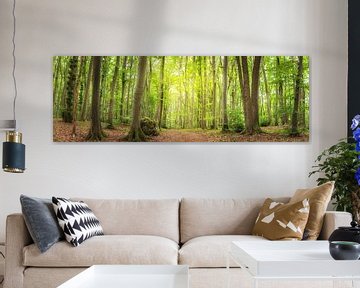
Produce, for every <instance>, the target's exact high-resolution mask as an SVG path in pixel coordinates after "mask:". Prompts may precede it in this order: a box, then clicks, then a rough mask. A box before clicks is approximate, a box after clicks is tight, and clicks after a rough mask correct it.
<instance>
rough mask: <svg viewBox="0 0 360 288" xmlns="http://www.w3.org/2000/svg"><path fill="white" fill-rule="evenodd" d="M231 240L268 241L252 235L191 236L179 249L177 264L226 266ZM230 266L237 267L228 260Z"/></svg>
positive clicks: (196, 266)
mask: <svg viewBox="0 0 360 288" xmlns="http://www.w3.org/2000/svg"><path fill="white" fill-rule="evenodd" d="M232 241H268V240H266V239H265V238H263V237H260V236H252V235H214V236H201V237H197V238H193V239H191V240H190V241H188V242H186V243H185V244H184V245H183V246H182V247H181V249H180V251H179V264H181V265H189V266H190V267H195V268H206V267H214V268H220V267H226V263H227V262H226V261H227V256H228V251H229V250H230V245H231V242H232ZM230 266H231V267H239V265H236V263H235V262H234V261H232V260H231V261H230Z"/></svg>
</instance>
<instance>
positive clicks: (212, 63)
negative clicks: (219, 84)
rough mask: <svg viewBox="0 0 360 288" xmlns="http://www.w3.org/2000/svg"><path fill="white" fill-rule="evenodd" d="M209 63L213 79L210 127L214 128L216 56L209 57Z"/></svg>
mask: <svg viewBox="0 0 360 288" xmlns="http://www.w3.org/2000/svg"><path fill="white" fill-rule="evenodd" d="M211 60H212V61H211V65H212V81H213V83H212V84H213V87H212V94H213V95H212V96H213V99H212V117H213V119H212V124H211V129H216V58H215V56H212V57H211Z"/></svg>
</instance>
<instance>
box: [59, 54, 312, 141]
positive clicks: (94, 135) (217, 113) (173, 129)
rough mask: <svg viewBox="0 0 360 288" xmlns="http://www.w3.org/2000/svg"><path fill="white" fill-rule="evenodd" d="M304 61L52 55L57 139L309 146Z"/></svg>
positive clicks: (292, 58) (296, 58)
mask: <svg viewBox="0 0 360 288" xmlns="http://www.w3.org/2000/svg"><path fill="white" fill-rule="evenodd" d="M309 64H310V63H309V57H308V56H55V57H53V141H55V142H89V141H91V142H96V141H98V142H307V141H309V105H310V102H309V82H310V81H309V66H310V65H309Z"/></svg>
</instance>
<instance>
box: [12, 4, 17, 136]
mask: <svg viewBox="0 0 360 288" xmlns="http://www.w3.org/2000/svg"><path fill="white" fill-rule="evenodd" d="M15 8H16V0H13V7H12V16H13V34H12V45H13V49H12V57H13V68H12V78H13V81H14V91H15V95H14V101H13V117H14V121H15V130H16V98H17V94H18V92H17V84H16V77H15V69H16V56H15V49H16V44H15V36H16V15H15Z"/></svg>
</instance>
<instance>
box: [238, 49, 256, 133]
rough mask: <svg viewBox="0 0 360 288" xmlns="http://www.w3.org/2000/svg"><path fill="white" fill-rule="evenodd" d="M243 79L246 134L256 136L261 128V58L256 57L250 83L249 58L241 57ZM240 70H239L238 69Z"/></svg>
mask: <svg viewBox="0 0 360 288" xmlns="http://www.w3.org/2000/svg"><path fill="white" fill-rule="evenodd" d="M241 64H242V67H241V68H242V69H241V70H242V77H240V76H239V79H240V78H242V79H240V83H241V80H242V82H243V85H242V92H243V93H242V94H243V107H244V115H245V133H248V134H254V133H256V132H258V131H259V130H260V127H259V83H260V64H261V56H255V57H254V64H253V68H252V77H251V83H250V75H249V66H248V58H247V56H241ZM238 70H239V69H238Z"/></svg>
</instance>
